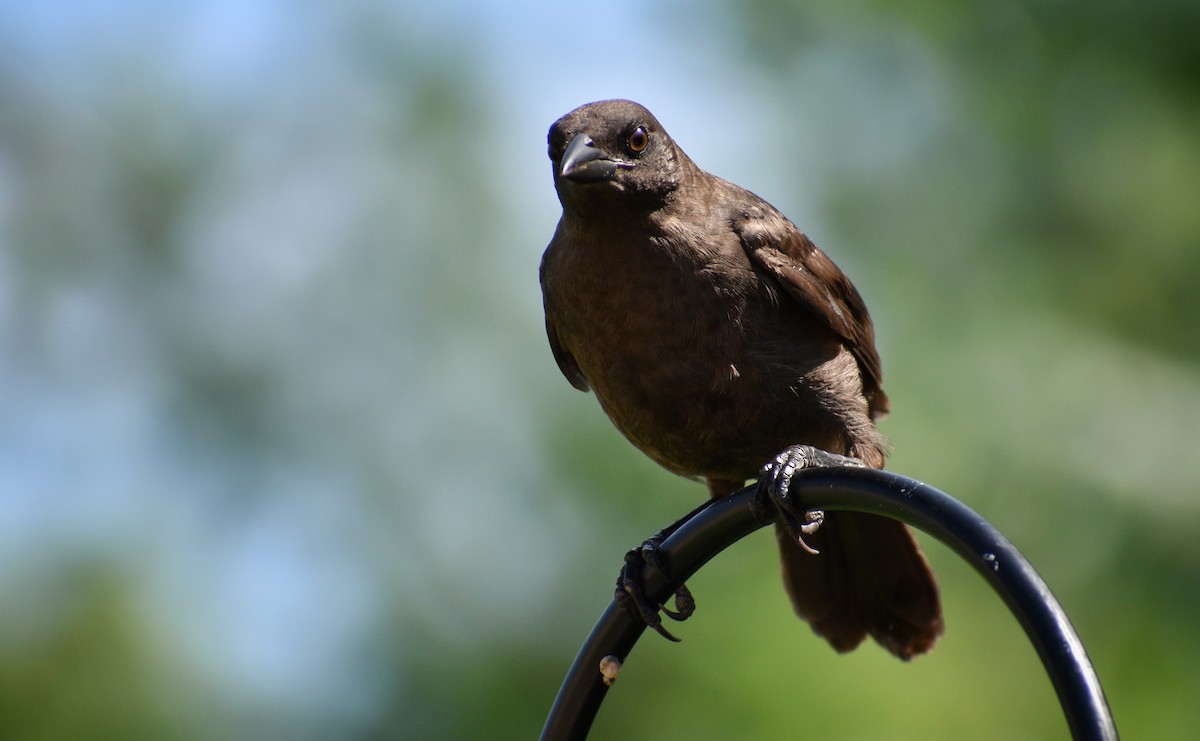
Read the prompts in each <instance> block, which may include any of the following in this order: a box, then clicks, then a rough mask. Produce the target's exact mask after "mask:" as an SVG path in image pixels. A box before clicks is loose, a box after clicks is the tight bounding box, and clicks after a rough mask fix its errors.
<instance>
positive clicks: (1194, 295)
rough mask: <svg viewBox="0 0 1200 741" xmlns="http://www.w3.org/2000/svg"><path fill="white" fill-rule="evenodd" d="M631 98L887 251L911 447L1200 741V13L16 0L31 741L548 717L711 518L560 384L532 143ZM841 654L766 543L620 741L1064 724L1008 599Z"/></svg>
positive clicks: (707, 581)
mask: <svg viewBox="0 0 1200 741" xmlns="http://www.w3.org/2000/svg"><path fill="white" fill-rule="evenodd" d="M606 97H629V98H633V99H636V100H638V101H640V102H642V103H644V104H646V105H647V106H649V107H650V108H651V110H653V111H654V112H655V113H656V114H657V116H658V118H659V119H660V120H661V121H662V122H663V123H664V124H665V126H666V127H667V129H668V130H669V131H670V132H671V133H672V134H673V135H674V137H675V138H676V139H677V140H678V141H679V142H680V143H681V144H682V145H683V146H684V147H685V149H687V151H688V152H689V153H690V154H691V155H692V157H693V158H694V159H695V160H696V161H697V162H699V163H700V164H701V166H703V167H705V168H706V169H708V170H710V171H712V172H715V173H716V174H719V175H721V176H723V177H726V178H728V179H731V180H733V181H735V182H737V183H739V184H742V185H745V186H747V187H749V188H751V189H752V190H754V191H756V192H757V193H759V194H760V195H762V196H763V197H765V198H767V199H768V200H769V201H771V202H772V203H774V204H775V205H776V206H778V207H779V208H781V209H782V210H783V211H784V212H785V213H787V214H788V215H789V216H790V217H792V219H793V220H795V221H796V222H797V223H798V224H800V225H801V227H802V228H803V229H805V230H806V231H807V232H808V233H809V234H810V235H811V236H812V237H813V238H814V239H815V240H816V241H817V243H818V244H820V245H822V246H823V247H824V248H825V250H826V251H827V252H829V253H830V254H831V255H832V256H833V257H834V259H835V260H836V261H838V262H839V263H840V264H841V265H842V267H843V268H845V269H846V271H847V272H848V273H849V274H850V275H851V276H852V278H853V279H854V281H855V282H856V284H857V285H858V287H859V288H860V290H861V291H862V292H863V294H864V295H865V297H866V299H867V302H868V304H869V305H870V307H871V310H872V313H873V314H874V316H875V318H876V324H877V328H878V333H879V345H880V350H881V354H882V356H883V359H884V371H885V381H886V386H887V389H888V392H889V394H890V395H891V398H892V400H893V414H892V416H891V417H890V418H889V419H887V420H886V421H885V422H884V425H883V426H884V429H885V431H886V432H887V434H888V435H889V436H890V438H891V439H892V441H893V443H894V445H895V454H894V456H893V457H892V459H891V462H890V467H891V468H892V469H894V470H896V471H898V472H901V473H904V474H906V475H909V476H912V477H915V478H919V479H922V480H925V481H928V482H930V483H932V484H934V485H935V486H937V487H939V488H941V489H943V490H945V491H948V492H950V493H951V494H953V495H955V496H957V497H959V498H960V499H962V500H964V501H966V502H967V503H968V504H970V505H971V506H972V507H974V508H975V509H976V510H978V511H979V512H981V513H982V514H983V515H984V516H985V517H987V518H989V519H990V520H991V521H992V522H993V523H995V524H996V525H997V526H998V527H999V528H1001V530H1003V531H1004V532H1005V533H1006V534H1007V535H1008V536H1009V537H1010V538H1011V539H1012V540H1013V541H1014V542H1015V543H1016V544H1017V545H1018V546H1019V547H1020V548H1022V549H1023V550H1024V552H1025V553H1026V555H1027V556H1028V557H1029V558H1030V559H1031V560H1032V561H1033V563H1034V564H1035V565H1036V566H1037V567H1038V568H1039V570H1040V571H1041V573H1042V574H1043V576H1044V577H1045V578H1046V580H1047V581H1048V582H1049V584H1050V585H1051V586H1052V588H1053V589H1054V590H1055V592H1056V593H1057V595H1058V596H1059V597H1060V598H1061V600H1062V602H1063V604H1064V605H1065V607H1066V608H1067V610H1068V612H1069V614H1070V615H1071V616H1072V619H1073V620H1074V622H1075V624H1076V627H1077V628H1078V630H1079V632H1080V633H1081V635H1082V638H1083V639H1084V642H1085V644H1086V645H1087V647H1088V650H1089V652H1090V654H1091V656H1092V658H1093V660H1094V662H1095V664H1096V667H1097V669H1098V671H1099V673H1100V676H1101V678H1102V679H1103V681H1104V682H1105V687H1106V690H1107V692H1108V697H1109V700H1110V702H1111V704H1112V707H1113V710H1114V713H1115V715H1116V719H1117V722H1118V725H1119V727H1120V728H1121V729H1122V731H1123V733H1124V734H1125V735H1126V736H1127V737H1128V738H1156V739H1165V738H1183V737H1186V736H1188V735H1189V734H1190V733H1194V731H1195V729H1196V728H1197V727H1200V705H1198V704H1197V703H1196V698H1197V697H1200V668H1198V666H1197V663H1198V662H1200V631H1197V630H1196V625H1197V624H1198V622H1200V498H1198V497H1197V489H1198V488H1200V288H1198V286H1200V5H1198V4H1196V3H1195V2H1194V0H1141V2H1137V3H1132V2H1126V1H1124V0H1090V1H1089V2H1080V1H1074V2H1072V1H1064V0H1058V1H1052V0H1024V1H1021V0H1018V1H1016V2H1008V3H992V2H972V1H970V0H966V1H962V2H927V3H921V4H910V3H893V2H873V3H865V4H858V3H841V2H832V1H831V2H815V3H799V2H786V1H785V0H737V1H736V2H732V1H729V2H727V1H724V0H703V1H702V2H686V3H685V2H681V1H676V2H665V3H639V2H630V1H629V0H612V1H611V2H605V3H603V4H599V5H597V4H595V3H592V4H579V5H576V4H571V3H532V2H521V1H520V0H507V1H506V2H491V3H486V2H484V3H474V2H467V1H466V0H444V1H443V2H436V3H434V2H426V3H416V2H405V1H403V0H402V2H399V3H396V2H384V1H383V0H349V1H348V2H341V3H326V4H316V3H288V2H283V1H282V0H237V1H236V2H235V1H234V0H216V1H211V0H210V1H209V2H198V1H196V0H188V1H184V2H174V3H159V2H151V0H109V1H108V2H105V3H91V4H88V3H71V2H62V1H58V0H49V1H48V2H42V3H30V2H21V3H18V2H7V1H6V2H2V3H0V737H3V738H6V739H84V738H86V739H93V738H121V739H171V738H177V739H218V738H219V739H267V738H289V739H368V738H413V739H435V738H447V739H457V738H491V739H506V738H514V739H521V738H531V737H533V736H535V735H536V734H537V732H538V730H539V729H540V727H541V723H542V721H543V719H544V717H545V713H546V711H547V710H548V708H549V705H550V702H551V700H552V698H553V696H554V693H555V691H556V689H557V687H558V684H559V682H560V680H561V678H562V676H563V675H564V673H565V672H566V669H567V667H568V666H569V664H570V661H571V659H572V658H573V656H574V653H575V651H576V649H577V647H578V645H579V644H580V642H581V641H582V639H583V638H584V636H585V635H586V634H587V632H588V630H589V629H590V627H591V625H592V623H593V621H594V620H595V618H596V617H597V616H598V615H599V613H600V611H601V610H602V609H603V607H604V606H605V605H606V604H607V602H608V600H609V597H610V595H611V588H612V583H613V578H614V576H615V573H616V570H617V568H618V566H619V564H620V561H621V556H622V554H623V552H624V551H625V549H627V548H628V547H630V546H631V545H633V544H635V543H637V542H640V541H641V540H642V538H644V537H645V536H646V535H648V534H649V533H651V532H653V531H654V530H656V529H658V528H659V527H661V526H663V525H665V524H667V523H669V522H671V521H672V520H673V519H675V517H677V516H678V515H680V514H682V513H683V512H685V511H687V510H688V509H690V508H691V507H692V506H693V505H695V504H696V503H698V502H699V501H701V500H702V498H703V495H704V492H703V488H702V487H701V486H699V485H697V484H694V483H691V482H687V481H684V480H680V479H676V478H674V477H672V476H671V475H669V474H667V473H665V472H663V471H661V470H659V469H657V468H656V467H655V466H654V465H653V464H652V463H650V462H649V461H647V460H645V459H644V458H643V457H642V456H641V455H640V454H639V453H638V452H637V451H635V450H634V449H633V448H632V447H631V446H629V445H628V444H627V443H626V442H625V441H624V440H623V439H621V438H620V436H619V435H618V434H617V433H616V432H615V431H614V430H613V429H612V428H611V426H610V424H609V423H608V421H607V420H606V419H605V418H604V417H603V415H602V414H601V412H600V410H599V408H598V406H597V405H596V403H595V401H594V399H592V398H590V396H587V395H584V394H580V393H577V392H576V391H574V390H573V389H572V388H571V387H570V386H569V385H568V384H567V382H566V381H565V380H564V379H563V378H562V377H561V376H560V374H559V372H558V369H557V368H556V366H555V364H554V361H553V359H552V358H551V356H550V353H549V350H548V348H547V346H546V342H545V339H544V335H543V329H542V320H541V304H540V300H541V299H540V292H539V288H538V285H537V266H538V260H539V258H540V254H541V251H542V249H543V248H544V246H545V244H546V242H547V241H548V239H549V237H550V235H551V233H552V230H553V228H554V224H555V221H556V219H557V217H558V204H557V201H556V199H555V196H554V192H553V188H552V185H551V181H550V169H549V165H548V162H547V160H546V158H545V131H546V128H547V127H548V125H549V124H550V123H551V122H552V121H553V120H554V119H555V118H557V117H558V116H559V115H561V114H563V113H565V112H566V111H567V110H569V109H571V108H573V107H575V106H576V105H579V104H581V103H584V102H587V101H590V100H596V99H600V98H606ZM924 542H925V543H926V548H927V550H928V552H929V554H930V557H931V559H932V561H933V562H934V564H935V566H936V568H937V570H938V571H939V574H940V575H941V579H942V583H943V589H944V597H945V603H946V619H947V626H948V627H947V632H946V636H945V638H944V640H943V641H942V642H941V643H940V644H939V646H938V647H937V649H936V650H935V651H934V652H933V654H931V655H929V656H927V657H922V658H920V659H918V660H916V661H914V662H912V663H910V664H907V665H905V664H901V663H900V662H897V661H895V660H893V659H892V658H890V657H889V656H887V655H885V654H884V652H882V651H881V650H879V649H878V648H877V647H875V646H873V645H868V646H864V647H862V648H861V649H859V650H858V651H856V652H855V653H853V654H851V655H848V656H836V655H834V654H833V652H832V651H830V650H829V649H828V648H827V647H826V645H825V644H824V643H823V642H822V641H820V640H818V639H816V638H814V637H813V636H812V635H811V634H810V633H809V631H808V630H807V628H805V627H804V626H802V625H801V624H800V623H798V622H797V621H796V620H795V619H794V617H793V616H792V615H791V613H790V609H789V608H788V605H787V601H786V598H785V597H784V595H783V592H782V590H781V589H780V587H779V577H778V572H777V564H776V562H775V556H774V548H773V546H772V544H771V542H770V536H769V534H767V533H759V534H757V535H756V536H755V537H751V538H749V539H747V540H746V541H743V542H742V543H740V544H738V545H737V546H736V547H735V548H733V549H732V550H731V551H729V552H728V553H727V555H725V556H724V557H722V558H721V559H720V560H719V561H717V562H715V563H714V564H713V565H712V566H711V567H710V568H708V569H707V570H705V571H704V572H702V573H701V574H699V575H697V576H696V578H695V579H694V580H693V581H692V582H691V587H692V589H693V591H694V592H695V594H696V596H697V599H698V601H699V610H700V611H699V613H698V615H697V616H696V618H695V619H693V620H692V621H691V622H689V623H688V624H687V625H684V626H681V627H680V628H679V633H680V634H681V635H682V636H683V638H684V643H683V644H682V645H679V646H676V645H669V644H668V643H667V642H665V641H661V640H656V639H653V638H650V639H648V640H646V641H645V642H644V643H643V644H641V645H639V646H638V647H637V649H636V651H635V652H634V654H633V655H632V656H631V659H630V661H629V663H628V664H627V666H626V672H625V674H624V675H623V676H622V678H621V681H620V683H619V684H618V685H617V688H616V691H614V692H613V693H611V694H610V696H609V698H608V700H607V702H606V704H605V706H604V708H603V710H602V712H601V715H600V717H599V720H598V722H597V725H596V727H595V731H594V735H593V737H594V738H627V739H641V738H654V739H683V738H763V739H768V738H793V737H808V738H892V739H903V738H923V739H928V738H955V739H958V738H996V739H1001V738H1053V737H1060V738H1061V737H1065V736H1066V726H1065V723H1064V722H1063V720H1062V719H1061V715H1060V712H1059V710H1058V706H1057V703H1056V700H1055V698H1054V695H1053V692H1052V689H1051V687H1050V684H1049V681H1048V680H1047V679H1046V678H1045V676H1044V674H1043V672H1042V669H1041V667H1040V665H1039V663H1038V661H1037V658H1036V656H1035V655H1034V653H1033V649H1032V648H1031V647H1029V646H1028V645H1027V644H1026V642H1025V640H1024V638H1023V636H1022V634H1021V632H1020V629H1019V628H1018V627H1017V625H1016V623H1015V621H1014V619H1013V618H1012V617H1011V616H1010V615H1009V614H1008V613H1007V611H1006V610H1005V609H1004V608H1003V606H1002V605H1001V603H1000V601H999V599H998V598H996V597H995V596H994V595H993V594H991V593H990V592H989V591H988V589H987V587H986V586H985V585H984V584H983V582H981V581H980V580H979V579H978V578H976V577H975V575H974V574H973V573H972V572H971V571H970V570H969V569H968V567H967V566H965V565H964V564H962V563H960V562H959V561H958V560H957V559H956V558H955V557H954V556H953V555H952V554H950V553H949V551H947V550H946V549H944V548H943V547H941V546H940V545H938V544H937V543H934V542H930V540H929V539H928V538H926V539H925V540H924Z"/></svg>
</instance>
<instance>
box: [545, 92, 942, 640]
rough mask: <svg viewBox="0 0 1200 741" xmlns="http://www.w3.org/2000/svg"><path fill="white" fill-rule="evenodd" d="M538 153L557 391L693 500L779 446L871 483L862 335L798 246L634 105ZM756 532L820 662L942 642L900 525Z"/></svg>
mask: <svg viewBox="0 0 1200 741" xmlns="http://www.w3.org/2000/svg"><path fill="white" fill-rule="evenodd" d="M547 140H548V154H549V158H550V161H551V164H552V169H553V176H554V187H555V190H556V192H557V195H558V199H559V202H560V204H561V206H562V215H561V217H560V219H559V221H558V224H557V226H556V227H555V231H554V235H553V237H552V239H551V240H550V243H549V245H548V246H547V248H546V250H545V252H544V254H543V256H542V260H541V265H540V268H539V280H540V284H541V288H542V297H543V306H544V309H545V318H546V334H547V338H548V340H549V344H550V350H551V352H552V354H553V356H554V359H555V361H556V362H557V364H558V367H559V369H560V370H561V371H562V373H563V375H564V376H565V377H566V379H567V380H568V381H569V382H570V384H571V385H572V386H574V387H575V388H576V389H579V390H581V391H591V392H592V393H593V394H594V395H595V397H596V398H597V400H598V401H599V403H600V406H601V408H602V409H603V411H604V412H605V413H606V414H607V416H608V417H609V419H610V420H611V421H612V422H613V424H614V425H615V426H616V427H617V429H618V430H620V432H621V433H622V434H623V435H624V436H625V437H626V438H627V439H628V440H629V441H630V442H631V443H632V444H633V445H634V446H635V447H637V448H638V449H639V450H641V451H642V452H643V453H645V454H646V455H647V456H649V457H650V458H651V459H652V460H654V461H656V462H657V463H658V464H659V465H661V466H662V467H663V468H665V469H666V470H668V471H670V472H672V473H675V474H678V475H681V476H684V477H688V478H691V479H697V480H703V481H704V482H705V483H706V485H707V488H708V494H709V496H710V497H711V499H712V500H716V499H719V498H722V497H726V496H729V495H730V494H732V493H733V492H735V491H737V490H739V489H740V488H742V487H743V486H745V484H746V481H747V480H750V479H754V478H756V477H758V476H759V475H760V474H761V473H762V472H763V471H764V465H767V467H768V469H769V468H770V465H771V462H772V461H776V464H778V463H779V461H781V460H783V459H782V458H778V456H780V455H781V454H780V451H786V450H791V449H793V447H794V446H798V445H799V446H806V448H807V449H815V450H818V451H824V452H827V453H829V454H831V455H832V456H833V457H834V458H836V459H838V460H845V458H839V456H845V457H846V458H848V459H851V460H852V461H853V462H854V463H856V464H859V465H864V466H868V467H871V468H882V467H883V465H884V461H885V457H886V455H887V453H888V451H889V443H888V442H887V440H886V438H885V437H884V435H883V434H882V433H881V432H880V431H879V429H878V428H877V427H876V421H877V420H878V419H880V418H881V417H882V416H884V415H885V414H887V413H888V411H889V407H890V402H889V400H888V397H887V394H885V393H884V390H883V386H882V369H881V363H880V358H879V354H878V352H877V351H876V348H875V332H874V326H873V324H872V322H871V318H870V315H869V313H868V311H867V307H866V305H865V303H864V301H863V299H862V297H861V295H860V294H859V292H858V291H857V289H855V287H854V285H853V284H852V283H851V282H850V279H849V278H848V277H847V276H846V275H845V273H843V272H842V271H841V270H840V269H839V268H838V267H837V265H835V264H834V262H833V261H832V260H831V259H830V258H829V257H828V256H827V255H826V254H825V253H824V252H822V251H821V250H820V249H819V248H818V247H817V246H816V245H815V244H814V243H813V242H812V240H810V239H809V238H808V237H807V236H806V235H805V234H804V233H803V232H802V231H801V230H800V229H799V228H798V227H797V226H796V225H795V224H793V223H792V222H791V221H790V220H788V219H787V218H786V217H785V216H784V215H783V214H782V213H780V212H779V211H778V210H777V209H776V208H774V207H773V206H771V205H770V204H769V203H767V202H766V201H765V200H763V199H762V198H760V197H759V196H757V195H755V194H754V193H752V192H750V191H748V190H746V189H744V188H741V187H739V186H737V185H734V184H733V183H731V182H729V181H727V180H724V179H721V178H719V177H717V176H715V175H712V174H710V173H708V172H706V171H704V170H702V169H700V167H698V166H697V165H696V164H695V163H694V162H693V161H692V160H691V159H690V158H689V157H688V155H687V154H685V153H684V151H683V150H682V149H681V148H680V147H679V145H678V144H676V142H675V141H674V140H673V139H672V138H671V137H670V136H669V135H668V133H667V132H666V130H665V129H664V128H663V126H662V125H661V124H660V123H659V121H658V120H657V119H656V118H655V117H654V116H653V115H652V114H651V113H650V111H649V110H647V109H646V108H645V107H644V106H642V105H640V104H638V103H635V102H633V101H629V100H603V101H599V102H595V103H588V104H586V105H582V106H580V107H578V108H575V109H574V110H572V111H570V112H569V113H567V114H566V115H564V116H562V117H561V118H559V119H558V120H557V121H555V122H554V124H553V125H552V126H551V127H550V130H549V134H548V137H547ZM818 525H819V526H818ZM814 528H815V532H810V530H813V529H814ZM775 530H776V540H777V542H778V547H779V552H780V558H781V563H782V574H783V581H784V586H785V590H786V592H787V594H788V596H789V597H790V599H791V603H792V605H793V607H794V609H795V611H796V613H797V614H798V615H799V616H800V617H801V618H803V619H804V620H806V621H807V622H808V623H809V624H810V626H811V627H812V629H813V631H814V632H815V633H816V634H817V635H819V636H821V637H822V638H824V639H825V640H826V641H828V643H829V644H830V645H831V646H832V647H833V648H834V649H835V650H836V651H838V652H846V651H850V650H852V649H854V648H855V647H856V646H858V645H859V644H860V643H861V642H862V641H863V640H864V639H865V638H866V637H867V636H868V635H869V636H871V637H872V638H874V639H875V641H877V642H878V643H879V644H880V645H881V646H882V647H883V648H885V649H886V650H888V651H889V652H891V653H892V654H894V655H895V656H897V657H899V658H901V659H904V660H907V659H910V658H912V657H913V656H916V655H918V654H922V653H924V652H926V651H928V650H929V649H930V648H932V646H933V645H934V643H935V642H936V641H937V639H938V638H939V637H940V636H941V634H942V632H943V619H942V611H941V602H940V597H939V593H938V585H937V580H936V578H935V576H934V574H933V571H932V569H931V568H930V566H929V563H928V561H927V559H926V557H925V555H924V554H923V553H922V552H921V549H920V547H919V546H918V544H917V542H916V540H915V539H914V538H913V536H912V534H911V532H910V531H909V530H908V529H907V528H906V527H905V525H904V524H903V523H900V522H898V521H895V520H892V519H889V518H886V517H883V516H880V515H873V514H867V513H859V512H830V513H828V514H826V515H824V519H823V520H820V521H819V522H817V523H813V525H812V526H810V527H805V528H804V533H805V534H804V535H801V534H800V533H797V532H795V528H792V527H788V526H787V525H786V523H783V522H776V525H775Z"/></svg>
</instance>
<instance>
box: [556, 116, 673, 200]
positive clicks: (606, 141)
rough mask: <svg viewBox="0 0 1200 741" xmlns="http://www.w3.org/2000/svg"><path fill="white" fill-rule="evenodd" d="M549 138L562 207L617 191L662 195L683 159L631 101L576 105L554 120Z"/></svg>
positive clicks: (652, 120) (652, 197) (654, 197)
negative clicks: (577, 106) (573, 108)
mask: <svg viewBox="0 0 1200 741" xmlns="http://www.w3.org/2000/svg"><path fill="white" fill-rule="evenodd" d="M548 139H549V155H550V162H551V163H552V165H553V168H554V187H555V190H557V191H558V197H559V200H560V201H561V202H562V204H563V206H564V208H566V207H567V206H568V204H577V203H580V202H581V201H582V200H587V199H590V198H599V199H602V200H603V199H607V198H610V197H612V196H613V195H616V194H629V195H632V196H634V197H638V198H647V199H650V200H662V199H665V198H666V197H667V196H668V195H669V194H670V193H671V192H672V191H674V190H675V189H676V188H677V187H678V186H679V183H680V181H681V179H682V176H683V171H684V166H685V163H686V162H687V156H686V155H684V154H683V152H682V151H680V149H679V148H678V147H677V146H676V145H675V142H674V141H672V140H671V137H669V136H667V132H666V131H664V130H663V128H662V124H660V123H659V122H658V120H657V119H656V118H654V115H653V114H651V113H650V111H648V110H646V109H645V108H644V107H643V106H641V105H639V104H637V103H634V102H633V101H629V100H604V101H600V102H598V103H588V104H587V105H583V106H580V107H579V108H576V109H575V110H573V111H571V112H570V113H568V114H567V115H565V116H563V117H562V118H560V119H558V120H557V121H555V122H554V124H553V125H552V126H551V127H550V134H549V137H548Z"/></svg>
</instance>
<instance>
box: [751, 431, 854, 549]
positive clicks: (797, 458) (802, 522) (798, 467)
mask: <svg viewBox="0 0 1200 741" xmlns="http://www.w3.org/2000/svg"><path fill="white" fill-rule="evenodd" d="M835 466H853V467H856V468H863V467H864V464H863V462H862V461H860V460H859V459H857V458H850V457H847V456H844V455H838V454H837V453H829V452H826V451H824V450H821V449H820V448H814V447H813V446H811V445H793V446H791V447H789V448H788V449H787V450H784V451H783V452H782V453H780V454H779V455H777V456H775V457H774V458H773V459H772V460H771V462H770V463H767V464H766V465H765V466H763V467H762V475H761V476H760V477H759V479H758V491H759V496H760V497H765V498H766V499H767V500H769V501H770V502H771V503H772V504H774V505H775V510H776V511H777V512H778V514H779V519H780V520H781V521H782V522H783V526H784V527H785V528H786V529H787V531H788V533H790V534H791V536H792V537H793V538H795V539H796V542H797V543H799V544H800V547H801V548H803V549H804V550H806V551H808V552H809V553H813V554H816V553H817V550H816V549H815V548H812V547H811V546H809V545H808V543H806V542H804V536H805V535H812V534H813V533H815V532H816V531H817V530H818V529H819V528H820V527H821V523H822V522H824V521H825V513H824V512H822V511H821V510H817V509H813V510H804V511H803V514H802V515H797V513H796V509H795V506H794V504H793V503H792V501H791V500H790V498H789V495H788V492H789V490H790V488H791V485H792V477H793V476H795V475H796V473H797V472H799V471H802V470H804V469H806V468H830V467H835Z"/></svg>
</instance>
